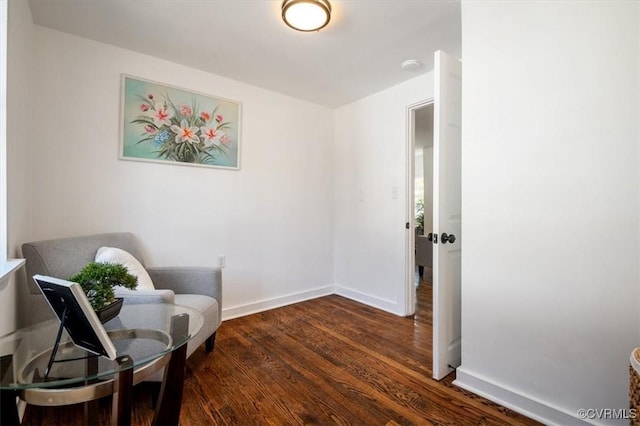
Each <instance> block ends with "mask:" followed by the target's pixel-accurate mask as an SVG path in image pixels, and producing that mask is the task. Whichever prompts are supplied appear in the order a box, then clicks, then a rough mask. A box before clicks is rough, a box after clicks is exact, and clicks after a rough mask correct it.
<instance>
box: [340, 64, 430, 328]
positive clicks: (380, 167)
mask: <svg viewBox="0 0 640 426" xmlns="http://www.w3.org/2000/svg"><path fill="white" fill-rule="evenodd" d="M432 96H433V73H427V74H423V75H421V76H419V77H416V78H413V79H411V80H409V81H407V82H405V83H402V84H399V85H397V86H394V87H392V88H390V89H387V90H384V91H382V92H379V93H376V94H374V95H371V96H369V97H366V98H364V99H361V100H359V101H357V102H354V103H351V104H349V105H346V106H343V107H341V108H338V109H337V110H335V113H334V120H335V134H334V158H335V164H336V167H335V199H334V202H335V211H334V215H335V236H334V267H335V283H336V286H337V292H338V293H339V294H341V295H344V296H347V297H350V298H353V299H356V300H359V301H361V302H364V303H368V304H370V305H373V306H377V307H379V308H381V309H384V310H387V311H390V312H393V313H396V314H399V315H405V314H406V313H407V307H406V306H405V292H406V285H405V280H406V277H405V264H406V259H405V251H406V240H405V238H406V233H407V232H408V231H407V230H405V228H404V225H405V222H406V220H407V219H408V218H409V217H412V216H413V212H411V213H409V212H407V208H406V205H407V201H406V200H407V194H406V193H405V191H404V188H405V186H406V180H407V170H406V162H407V157H408V154H407V134H406V131H407V120H408V118H407V112H406V108H407V106H409V105H411V104H415V103H417V102H419V101H423V100H426V99H428V98H431V97H432ZM412 154H413V153H412ZM394 193H397V194H396V195H397V198H394Z"/></svg>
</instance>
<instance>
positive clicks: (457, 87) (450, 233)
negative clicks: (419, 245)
mask: <svg viewBox="0 0 640 426" xmlns="http://www.w3.org/2000/svg"><path fill="white" fill-rule="evenodd" d="M434 75H435V96H434V119H433V126H434V133H433V233H434V237H433V243H434V246H433V377H434V378H435V379H438V380H440V379H442V378H443V377H445V376H446V375H447V374H449V373H450V372H451V371H453V368H455V367H458V366H459V365H460V337H461V329H460V324H461V308H460V282H461V271H460V267H461V262H460V261H461V256H460V237H461V235H460V225H461V219H462V216H461V205H462V202H461V150H460V145H461V117H462V115H461V103H462V98H461V95H462V65H461V63H460V61H458V60H457V59H455V58H453V57H451V56H449V55H447V54H446V53H444V52H442V51H437V52H436V53H435V71H434Z"/></svg>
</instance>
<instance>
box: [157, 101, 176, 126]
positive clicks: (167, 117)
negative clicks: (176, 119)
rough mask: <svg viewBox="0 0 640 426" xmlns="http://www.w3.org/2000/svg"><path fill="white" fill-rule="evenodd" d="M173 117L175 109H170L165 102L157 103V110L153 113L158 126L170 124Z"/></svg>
mask: <svg viewBox="0 0 640 426" xmlns="http://www.w3.org/2000/svg"><path fill="white" fill-rule="evenodd" d="M172 117H173V111H172V110H170V109H168V108H167V106H166V105H164V104H160V103H158V104H156V110H155V112H154V113H153V124H155V125H156V127H160V126H170V125H171V118H172Z"/></svg>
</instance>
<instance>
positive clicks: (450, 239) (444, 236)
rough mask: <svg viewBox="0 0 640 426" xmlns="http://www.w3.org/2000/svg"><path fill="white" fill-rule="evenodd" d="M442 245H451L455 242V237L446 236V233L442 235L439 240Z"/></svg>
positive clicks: (451, 235)
mask: <svg viewBox="0 0 640 426" xmlns="http://www.w3.org/2000/svg"><path fill="white" fill-rule="evenodd" d="M440 241H442V243H443V244H445V243H447V242H449V243H451V244H453V243H455V242H456V236H455V235H453V234H447V233H446V232H443V233H442V237H441V238H440Z"/></svg>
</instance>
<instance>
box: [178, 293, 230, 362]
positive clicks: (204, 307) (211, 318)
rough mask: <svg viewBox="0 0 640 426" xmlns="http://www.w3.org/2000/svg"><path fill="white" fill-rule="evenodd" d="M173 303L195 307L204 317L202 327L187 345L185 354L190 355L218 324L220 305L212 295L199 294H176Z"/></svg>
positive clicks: (213, 331)
mask: <svg viewBox="0 0 640 426" xmlns="http://www.w3.org/2000/svg"><path fill="white" fill-rule="evenodd" d="M175 303H176V305H183V306H187V307H189V308H192V309H195V310H196V311H198V312H200V313H201V314H202V316H203V317H204V324H203V325H202V328H201V329H200V331H199V332H198V333H197V334H196V335H195V336H194V337H193V339H192V340H191V341H190V342H189V344H188V345H187V356H190V355H191V354H192V353H193V352H194V351H195V350H196V349H197V348H198V347H199V346H200V345H201V344H202V343H204V341H205V340H206V339H207V337H209V336H211V335H212V334H213V333H215V331H216V330H217V329H218V327H219V326H220V321H219V320H218V318H219V315H218V309H220V307H219V306H218V301H217V300H216V299H214V298H213V297H209V296H203V295H200V294H176V298H175Z"/></svg>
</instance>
